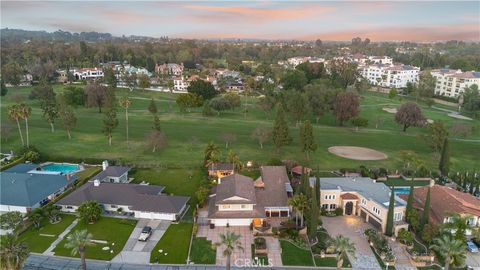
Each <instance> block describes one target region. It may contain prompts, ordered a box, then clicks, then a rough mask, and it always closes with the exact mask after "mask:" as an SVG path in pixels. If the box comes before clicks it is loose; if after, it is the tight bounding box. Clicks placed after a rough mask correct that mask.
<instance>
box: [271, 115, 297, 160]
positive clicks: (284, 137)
mask: <svg viewBox="0 0 480 270" xmlns="http://www.w3.org/2000/svg"><path fill="white" fill-rule="evenodd" d="M272 139H273V143H274V144H275V146H276V148H277V151H280V149H281V148H282V147H283V146H285V145H288V144H290V143H291V142H292V138H291V137H290V135H289V131H288V124H287V121H286V120H285V111H284V110H283V108H282V106H278V110H277V118H276V119H275V123H274V124H273V132H272Z"/></svg>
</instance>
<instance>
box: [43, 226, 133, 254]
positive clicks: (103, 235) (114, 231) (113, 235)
mask: <svg viewBox="0 0 480 270" xmlns="http://www.w3.org/2000/svg"><path fill="white" fill-rule="evenodd" d="M136 224H137V221H136V220H129V219H119V218H110V217H102V218H100V220H99V221H97V222H96V223H95V224H86V223H84V222H83V221H80V222H79V223H78V224H77V226H75V228H73V230H72V231H71V232H70V234H71V233H73V232H74V231H78V230H85V229H86V230H87V231H88V232H89V233H91V234H92V239H93V240H101V241H107V244H102V243H95V244H94V245H92V246H88V247H87V249H86V257H87V258H88V259H97V260H105V261H109V260H111V259H113V257H115V256H116V255H117V254H118V253H119V252H120V251H121V250H122V249H123V246H124V245H125V243H126V242H127V240H128V237H129V236H130V234H131V233H132V231H133V229H134V228H135V225H136ZM67 237H68V235H67V236H66V237H65V239H63V240H62V241H61V242H60V243H58V245H57V247H56V248H55V249H54V250H53V252H54V253H55V255H59V256H67V257H73V256H72V254H71V251H70V249H67V248H65V243H67ZM107 246H108V247H109V249H108V250H103V248H104V247H107ZM112 251H113V252H112ZM75 257H79V255H78V254H77V255H76V256H75Z"/></svg>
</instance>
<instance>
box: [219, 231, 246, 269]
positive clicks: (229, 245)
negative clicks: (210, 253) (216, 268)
mask: <svg viewBox="0 0 480 270" xmlns="http://www.w3.org/2000/svg"><path fill="white" fill-rule="evenodd" d="M219 236H220V242H218V243H215V245H217V246H225V249H224V250H223V256H226V257H227V270H230V259H231V256H232V253H233V251H234V250H235V249H239V250H243V247H242V243H241V242H240V237H241V235H239V234H235V233H234V232H231V231H227V232H225V233H224V234H220V235H219Z"/></svg>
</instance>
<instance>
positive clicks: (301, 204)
mask: <svg viewBox="0 0 480 270" xmlns="http://www.w3.org/2000/svg"><path fill="white" fill-rule="evenodd" d="M288 203H289V204H290V205H291V206H292V207H293V209H294V210H295V224H296V225H297V226H298V216H300V227H302V228H303V213H304V212H305V211H306V210H307V209H308V198H307V196H305V194H303V193H300V194H298V195H295V196H293V198H291V199H289V201H288Z"/></svg>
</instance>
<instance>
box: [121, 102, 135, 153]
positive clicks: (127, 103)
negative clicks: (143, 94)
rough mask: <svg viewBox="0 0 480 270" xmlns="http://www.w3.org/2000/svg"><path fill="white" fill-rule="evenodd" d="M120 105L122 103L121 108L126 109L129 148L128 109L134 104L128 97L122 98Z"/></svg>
mask: <svg viewBox="0 0 480 270" xmlns="http://www.w3.org/2000/svg"><path fill="white" fill-rule="evenodd" d="M119 103H120V106H122V108H124V109H125V128H126V131H127V147H128V108H129V107H130V104H132V102H131V101H130V99H129V98H128V97H122V98H120V100H119Z"/></svg>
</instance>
